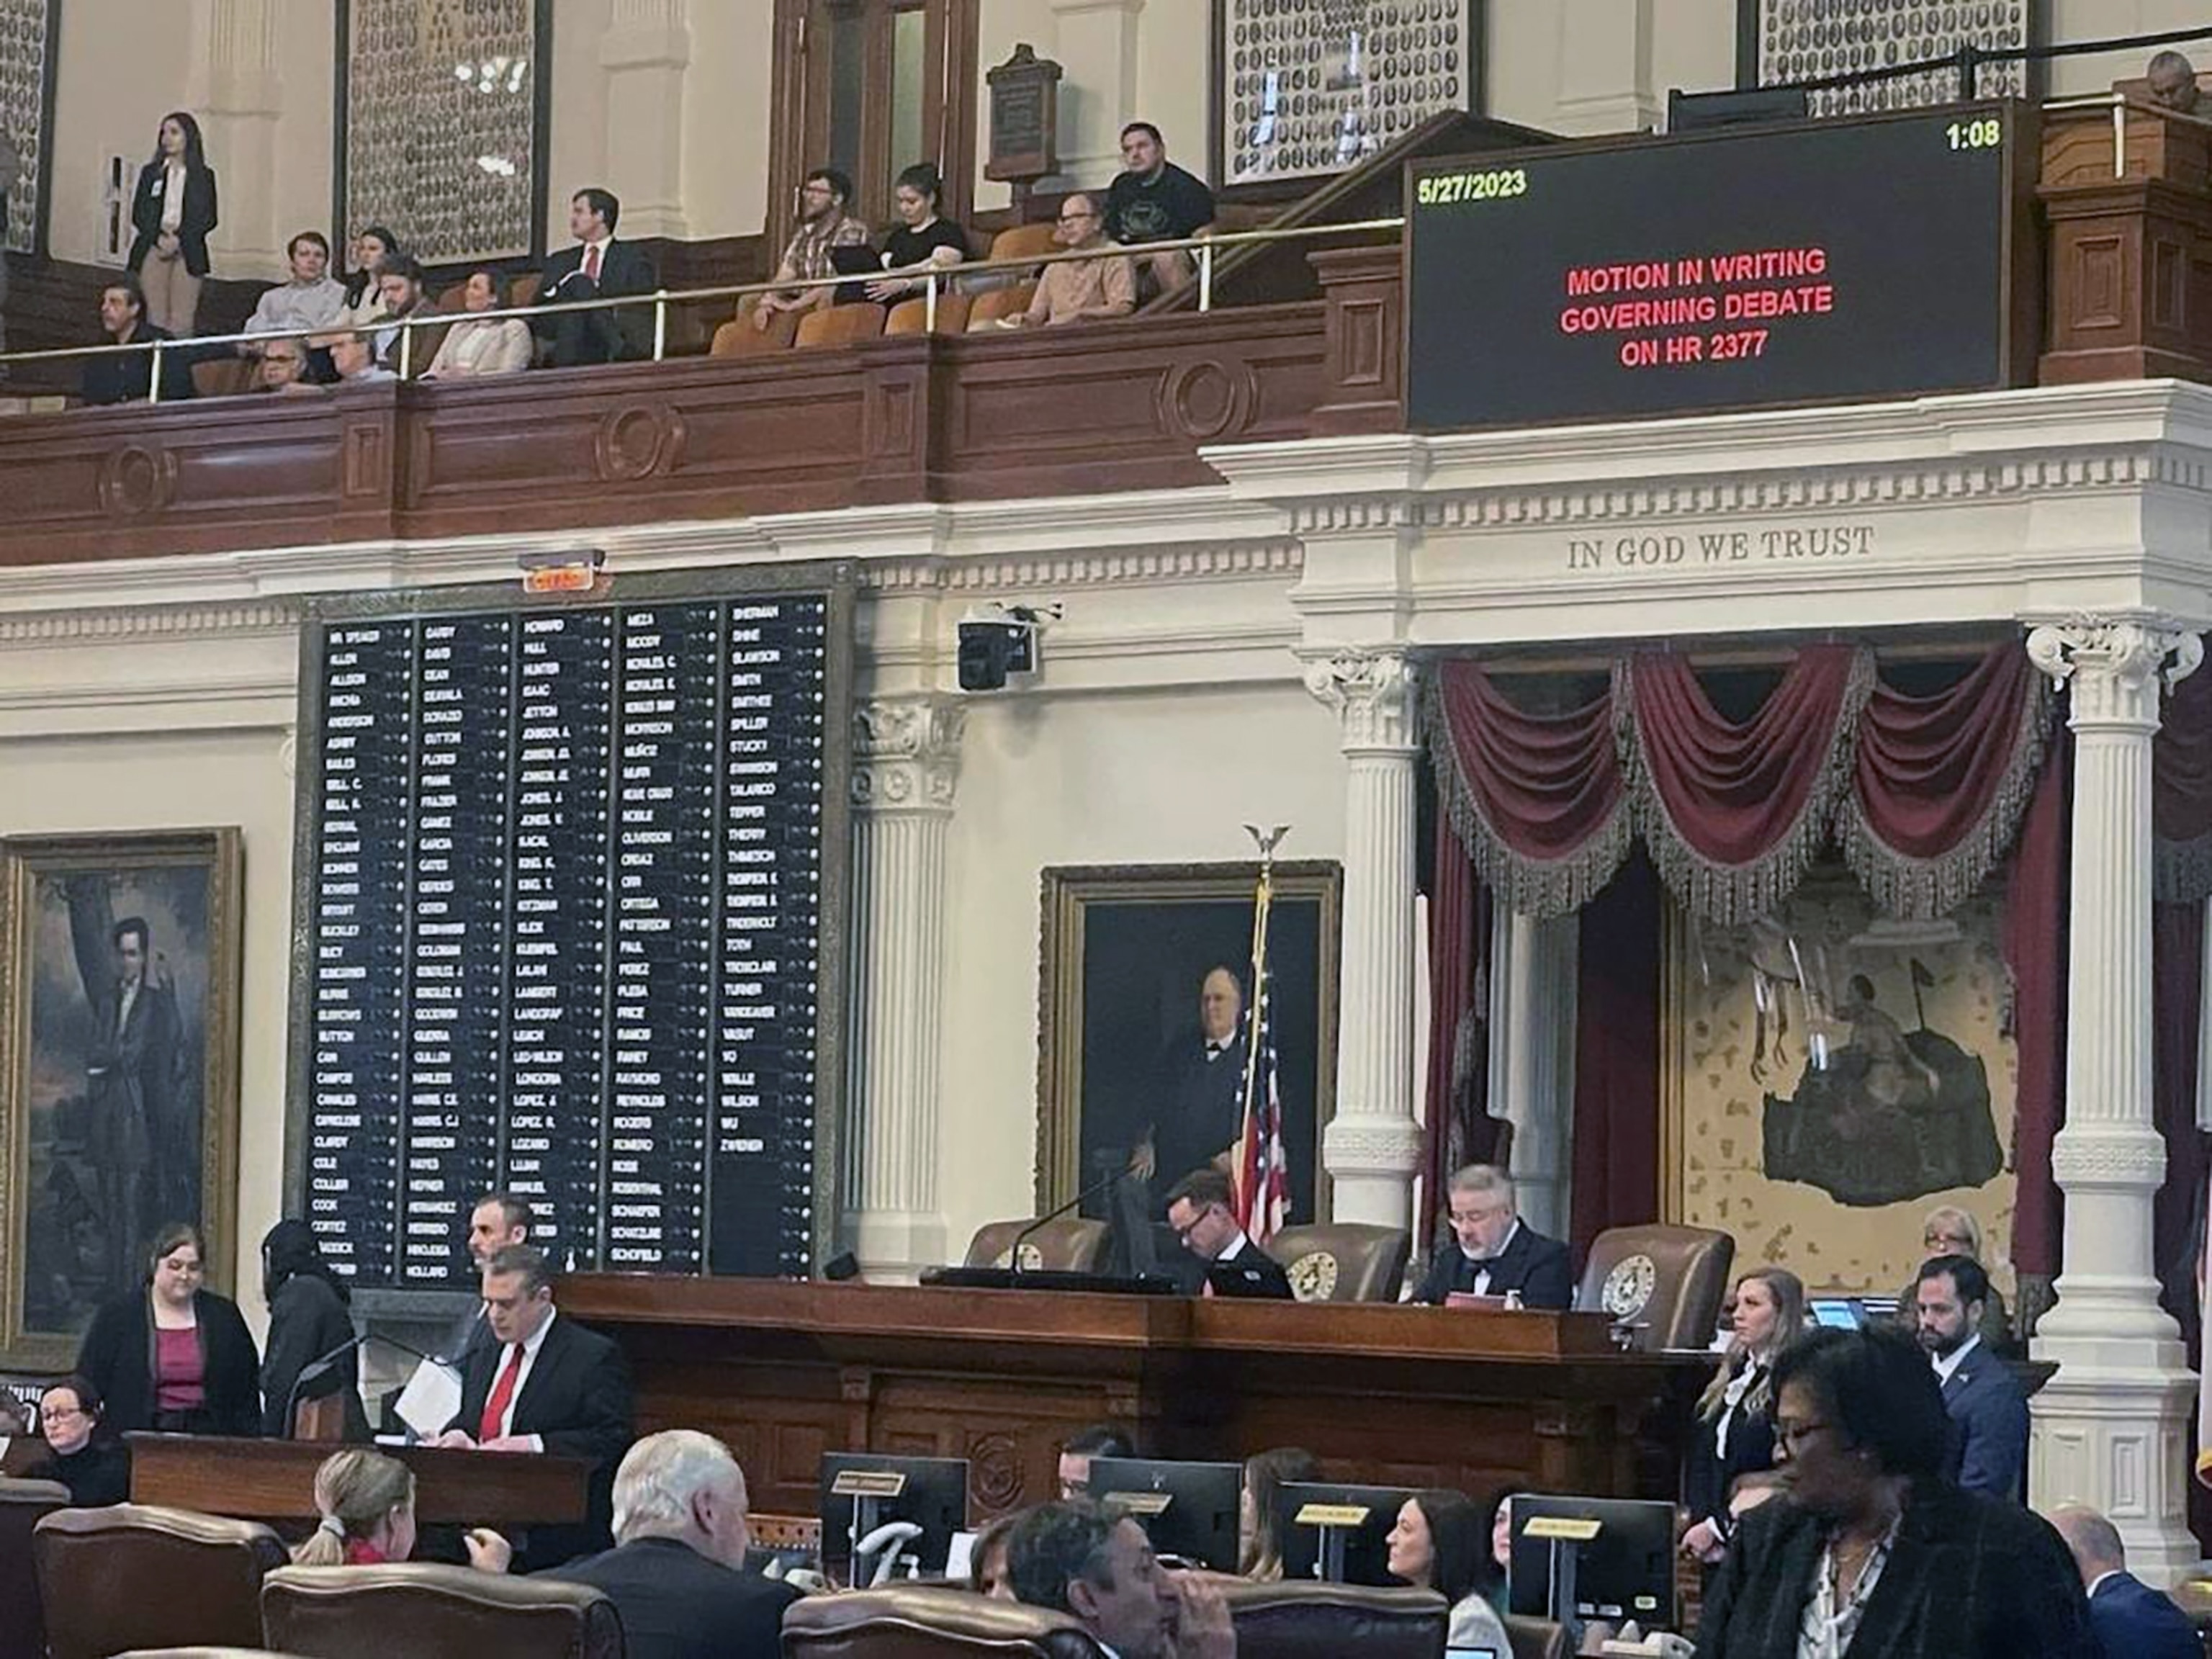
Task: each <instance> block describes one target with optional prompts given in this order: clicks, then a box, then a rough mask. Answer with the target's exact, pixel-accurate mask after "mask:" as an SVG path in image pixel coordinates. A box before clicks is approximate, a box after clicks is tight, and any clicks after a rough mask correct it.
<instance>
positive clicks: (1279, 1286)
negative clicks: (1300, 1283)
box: [1168, 1168, 1291, 1302]
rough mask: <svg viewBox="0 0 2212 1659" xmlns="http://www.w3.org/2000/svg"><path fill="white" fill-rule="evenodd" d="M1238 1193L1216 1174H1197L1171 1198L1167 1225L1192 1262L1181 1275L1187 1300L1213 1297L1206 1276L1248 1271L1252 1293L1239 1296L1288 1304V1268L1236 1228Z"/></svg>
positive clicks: (1178, 1185) (1178, 1186) (1210, 1171)
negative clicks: (1233, 1269)
mask: <svg viewBox="0 0 2212 1659" xmlns="http://www.w3.org/2000/svg"><path fill="white" fill-rule="evenodd" d="M1236 1201H1237V1194H1236V1189H1235V1188H1232V1187H1231V1185H1230V1184H1229V1177H1228V1176H1225V1175H1224V1174H1222V1173H1221V1171H1220V1170H1216V1169H1212V1168H1208V1169H1203V1170H1192V1171H1191V1172H1190V1173H1189V1174H1188V1175H1187V1176H1184V1177H1183V1178H1182V1180H1181V1181H1178V1182H1176V1184H1175V1186H1174V1188H1172V1189H1171V1190H1170V1192H1169V1194H1168V1225H1169V1226H1170V1227H1172V1228H1173V1229H1174V1230H1175V1236H1176V1238H1177V1239H1179V1240H1180V1241H1181V1242H1182V1247H1183V1249H1185V1250H1186V1251H1188V1253H1189V1259H1188V1261H1187V1262H1185V1263H1184V1265H1183V1267H1182V1270H1181V1271H1180V1272H1178V1273H1177V1274H1176V1277H1177V1279H1179V1280H1180V1281H1181V1282H1182V1285H1183V1290H1184V1293H1185V1294H1186V1295H1194V1296H1210V1295H1212V1293H1213V1290H1212V1284H1211V1283H1210V1282H1209V1281H1208V1279H1207V1277H1206V1274H1207V1270H1208V1269H1210V1268H1212V1267H1236V1268H1243V1269H1245V1270H1246V1272H1245V1274H1244V1277H1245V1278H1246V1279H1247V1280H1248V1281H1249V1285H1248V1288H1246V1289H1244V1290H1243V1291H1240V1292H1239V1294H1243V1295H1249V1296H1255V1297H1263V1298H1269V1299H1273V1300H1275V1301H1281V1302H1287V1301H1289V1300H1290V1299H1291V1279H1290V1275H1289V1274H1288V1273H1285V1272H1284V1271H1283V1265H1282V1263H1280V1262H1279V1261H1276V1260H1275V1258H1274V1257H1273V1256H1271V1255H1268V1254H1267V1252H1266V1251H1265V1250H1263V1249H1261V1248H1260V1247H1259V1246H1258V1245H1257V1244H1255V1243H1253V1242H1252V1241H1251V1239H1250V1238H1249V1237H1247V1236H1246V1234H1245V1231H1244V1229H1243V1228H1242V1227H1240V1226H1239V1225H1237V1212H1236V1207H1235V1206H1236Z"/></svg>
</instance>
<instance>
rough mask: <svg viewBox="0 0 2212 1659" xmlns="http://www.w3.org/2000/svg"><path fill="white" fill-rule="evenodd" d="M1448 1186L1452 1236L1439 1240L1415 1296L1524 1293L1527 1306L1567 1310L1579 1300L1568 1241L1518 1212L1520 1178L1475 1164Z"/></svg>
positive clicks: (1438, 1302) (1436, 1300) (1435, 1302)
mask: <svg viewBox="0 0 2212 1659" xmlns="http://www.w3.org/2000/svg"><path fill="white" fill-rule="evenodd" d="M1445 1184H1446V1188H1447V1191H1448V1198H1447V1201H1448V1202H1449V1205H1450V1206H1451V1230H1452V1234H1453V1241H1452V1243H1449V1244H1446V1245H1443V1246H1440V1247H1439V1248H1438V1249H1437V1253H1436V1256H1435V1259H1434V1260H1432V1261H1431V1262H1430V1263H1429V1275H1428V1277H1427V1278H1426V1279H1423V1280H1422V1281H1421V1288H1420V1290H1419V1291H1418V1292H1417V1293H1416V1294H1415V1296H1414V1297H1413V1300H1415V1301H1416V1302H1426V1303H1428V1304H1431V1306H1438V1307H1440V1306H1442V1305H1443V1299H1444V1298H1445V1297H1447V1296H1450V1295H1452V1294H1454V1293H1455V1292H1459V1293H1463V1294H1466V1295H1469V1296H1504V1295H1505V1294H1507V1293H1508V1292H1509V1291H1510V1292H1512V1293H1514V1294H1516V1295H1517V1296H1519V1297H1520V1298H1521V1305H1522V1307H1524V1308H1552V1309H1562V1308H1566V1307H1570V1306H1571V1305H1572V1304H1573V1303H1574V1299H1575V1276H1574V1268H1573V1266H1572V1264H1571V1262H1570V1261H1568V1259H1567V1247H1566V1246H1565V1244H1563V1243H1560V1242H1559V1240H1558V1239H1556V1238H1547V1237H1544V1235H1543V1234H1541V1233H1540V1232H1538V1231H1536V1230H1535V1229H1534V1227H1531V1226H1529V1225H1528V1224H1527V1223H1526V1222H1524V1221H1522V1219H1521V1218H1520V1217H1519V1216H1518V1215H1517V1214H1516V1213H1515V1212H1514V1205H1513V1182H1512V1181H1511V1179H1510V1177H1508V1176H1507V1175H1506V1174H1505V1172H1504V1170H1495V1169H1492V1167H1491V1166H1490V1165H1489V1164H1468V1166H1467V1167H1466V1168H1465V1169H1463V1170H1455V1171H1454V1173H1453V1175H1452V1177H1451V1179H1450V1181H1449V1182H1447V1183H1445Z"/></svg>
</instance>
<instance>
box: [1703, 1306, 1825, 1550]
mask: <svg viewBox="0 0 2212 1659" xmlns="http://www.w3.org/2000/svg"><path fill="white" fill-rule="evenodd" d="M1730 1325H1731V1328H1732V1330H1733V1332H1734V1334H1733V1335H1731V1336H1730V1337H1729V1346H1728V1352H1727V1353H1726V1354H1725V1355H1724V1356H1723V1358H1722V1360H1721V1363H1720V1368H1719V1369H1718V1370H1716V1371H1715V1372H1714V1373H1713V1380H1712V1381H1711V1383H1707V1384H1706V1385H1705V1395H1704V1396H1703V1397H1702V1398H1701V1399H1699V1401H1698V1422H1697V1426H1696V1428H1695V1430H1694V1431H1692V1437H1691V1441H1690V1452H1689V1455H1688V1457H1687V1458H1686V1459H1685V1460H1684V1462H1683V1468H1682V1504H1683V1507H1684V1508H1685V1509H1686V1510H1687V1511H1688V1513H1689V1521H1690V1524H1689V1527H1688V1528H1687V1530H1686V1531H1685V1532H1684V1533H1683V1534H1682V1552H1683V1553H1684V1554H1686V1555H1693V1556H1695V1557H1696V1558H1697V1559H1699V1560H1700V1561H1702V1562H1704V1563H1705V1565H1706V1566H1708V1567H1711V1566H1712V1565H1716V1564H1717V1562H1718V1561H1719V1560H1720V1559H1721V1557H1722V1555H1723V1553H1725V1552H1726V1550H1727V1548H1728V1541H1729V1534H1731V1533H1732V1532H1733V1531H1734V1530H1735V1522H1734V1521H1733V1519H1732V1518H1731V1516H1729V1493H1730V1492H1731V1491H1732V1490H1733V1489H1734V1487H1735V1483H1736V1482H1737V1480H1740V1479H1741V1478H1742V1477H1743V1476H1744V1475H1747V1474H1757V1473H1759V1472H1760V1471H1762V1470H1765V1469H1771V1468H1773V1467H1774V1383H1773V1376H1774V1370H1773V1366H1774V1357H1775V1355H1776V1354H1778V1352H1781V1349H1782V1347H1783V1345H1784V1343H1786V1342H1788V1341H1789V1340H1790V1338H1792V1337H1794V1336H1796V1334H1798V1333H1799V1332H1800V1331H1802V1329H1803V1328H1804V1326H1805V1286H1804V1285H1802V1283H1801V1282H1800V1281H1799V1280H1798V1278H1797V1275H1796V1274H1795V1273H1791V1272H1790V1271H1789V1270H1788V1269H1786V1268H1783V1267H1754V1268H1753V1269H1752V1270H1751V1272H1749V1273H1746V1274H1745V1275H1744V1276H1743V1277H1742V1278H1741V1279H1738V1280H1737V1281H1736V1285H1735V1312H1734V1314H1733V1315H1731V1316H1730Z"/></svg>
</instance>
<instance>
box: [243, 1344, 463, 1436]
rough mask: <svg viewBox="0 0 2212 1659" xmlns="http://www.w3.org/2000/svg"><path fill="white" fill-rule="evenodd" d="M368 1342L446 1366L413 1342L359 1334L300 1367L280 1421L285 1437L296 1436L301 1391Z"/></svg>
mask: <svg viewBox="0 0 2212 1659" xmlns="http://www.w3.org/2000/svg"><path fill="white" fill-rule="evenodd" d="M368 1342H381V1343H383V1344H385V1345H386V1346H387V1347H393V1348H397V1349H398V1350H399V1352H402V1353H404V1354H408V1355H411V1356H412V1357H413V1358H416V1359H427V1360H429V1361H430V1362H431V1363H432V1364H442V1363H443V1362H442V1361H441V1360H439V1358H437V1356H436V1355H435V1354H427V1353H424V1352H422V1349H420V1348H418V1347H416V1346H415V1345H414V1344H413V1343H411V1342H402V1341H401V1340H399V1339H398V1337H396V1336H386V1335H385V1334H384V1333H383V1332H381V1331H356V1333H355V1334H353V1335H351V1336H349V1337H348V1338H346V1340H344V1341H343V1342H341V1343H339V1344H338V1345H337V1347H335V1348H332V1349H331V1351H330V1352H328V1353H326V1354H321V1355H319V1356H317V1357H316V1358H313V1359H310V1360H309V1361H308V1362H307V1364H304V1365H302V1366H301V1367H300V1374H299V1375H298V1376H295V1377H294V1378H293V1379H292V1391H291V1392H290V1393H289V1394H288V1395H285V1396H284V1415H283V1417H282V1418H281V1419H278V1420H279V1421H280V1422H281V1423H283V1425H284V1434H285V1436H286V1437H287V1438H289V1437H290V1436H291V1433H292V1413H293V1412H294V1411H295V1410H296V1409H297V1408H298V1407H299V1404H300V1390H301V1389H304V1388H306V1387H307V1384H308V1383H313V1382H315V1381H317V1380H319V1378H322V1377H325V1376H329V1375H330V1373H331V1367H333V1366H334V1365H336V1364H337V1363H338V1361H339V1360H341V1359H343V1358H345V1357H346V1356H347V1355H348V1354H349V1353H351V1352H353V1351H354V1350H355V1349H356V1348H358V1347H360V1346H362V1345H363V1344H364V1343H368Z"/></svg>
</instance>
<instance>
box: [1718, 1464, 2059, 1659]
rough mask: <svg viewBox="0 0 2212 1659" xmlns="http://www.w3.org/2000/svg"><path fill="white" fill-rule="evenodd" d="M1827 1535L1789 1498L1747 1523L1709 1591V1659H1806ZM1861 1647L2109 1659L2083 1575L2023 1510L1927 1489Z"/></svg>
mask: <svg viewBox="0 0 2212 1659" xmlns="http://www.w3.org/2000/svg"><path fill="white" fill-rule="evenodd" d="M1823 1541H1824V1528H1823V1527H1822V1524H1821V1522H1820V1521H1819V1520H1818V1519H1817V1518H1815V1517H1814V1516H1812V1515H1810V1514H1808V1513H1807V1512H1806V1511H1805V1510H1802V1509H1800V1508H1799V1507H1798V1506H1797V1505H1796V1504H1794V1503H1792V1502H1791V1501H1790V1499H1788V1498H1776V1499H1775V1500H1774V1501H1772V1502H1771V1503H1767V1504H1760V1505H1759V1508H1757V1509H1755V1510H1752V1511H1751V1513H1750V1514H1748V1515H1747V1516H1745V1517H1744V1521H1743V1528H1742V1530H1741V1532H1740V1533H1739V1534H1737V1536H1736V1541H1735V1543H1734V1544H1732V1545H1731V1546H1730V1547H1729V1553H1728V1558H1727V1559H1726V1560H1725V1561H1724V1562H1723V1564H1722V1565H1721V1570H1720V1571H1719V1573H1718V1574H1717V1576H1716V1577H1715V1578H1714V1581H1713V1583H1712V1585H1711V1588H1710V1589H1709V1590H1708V1591H1707V1594H1706V1596H1705V1619H1704V1620H1703V1621H1702V1623H1700V1625H1699V1627H1698V1656H1699V1659H1797V1628H1798V1621H1799V1620H1800V1619H1801V1618H1802V1616H1803V1614H1804V1610H1805V1604H1806V1602H1807V1601H1808V1600H1809V1599H1810V1598H1811V1595H1812V1594H1813V1575H1814V1573H1815V1572H1816V1571H1819V1568H1820V1550H1821V1546H1822V1543H1823ZM1851 1652H1852V1654H1853V1656H1854V1659H1856V1656H1858V1655H1861V1654H1863V1655H1865V1656H1867V1659H1876V1656H1880V1659H2025V1656H2027V1655H2031V1654H2032V1655H2034V1656H2035V1659H2097V1647H2096V1643H2095V1640H2094V1639H2093V1638H2092V1637H2091V1635H2090V1633H2089V1604H2088V1602H2087V1601H2086V1600H2085V1599H2084V1598H2083V1596H2082V1595H2081V1575H2080V1574H2079V1573H2077V1572H2076V1571H2075V1567H2074V1558H2073V1557H2072V1556H2071V1555H2069V1553H2067V1549H2066V1546H2065V1545H2064V1544H2063V1543H2062V1542H2060V1541H2059V1537H2058V1534H2057V1533H2056V1532H2054V1531H2053V1530H2051V1525H2050V1523H2049V1522H2046V1521H2045V1520H2044V1519H2043V1518H2042V1517H2041V1516H2038V1515H2034V1514H2032V1513H2030V1512H2029V1511H2028V1510H2024V1509H2022V1508H2021V1507H2020V1506H2019V1505H2018V1504H2006V1503H2000V1502H1999V1501H1997V1500H1996V1499H1995V1498H1983V1497H1981V1496H1979V1495H1978V1494H1976V1493H1973V1492H1960V1491H1958V1490H1957V1489H1956V1488H1954V1487H1951V1486H1944V1485H1942V1483H1941V1482H1936V1481H1926V1482H1922V1483H1920V1484H1919V1485H1918V1486H1916V1487H1915V1488H1914V1489H1913V1491H1912V1492H1911V1496H1910V1497H1909V1498H1907V1500H1906V1504H1905V1519H1904V1521H1903V1522H1902V1523H1901V1524H1900V1525H1899V1528H1898V1534H1897V1542H1896V1545H1895V1547H1893V1549H1892V1550H1891V1552H1890V1557H1889V1561H1888V1564H1887V1565H1886V1566H1884V1567H1883V1569H1882V1573H1881V1581H1880V1582H1879V1583H1876V1584H1875V1587H1874V1593H1873V1594H1872V1595H1869V1597H1868V1598H1867V1605H1866V1617H1865V1619H1864V1620H1863V1622H1862V1623H1861V1624H1860V1626H1859V1631H1858V1634H1857V1637H1855V1638H1852V1642H1851Z"/></svg>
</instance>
